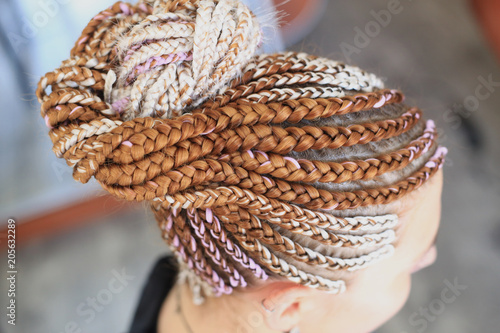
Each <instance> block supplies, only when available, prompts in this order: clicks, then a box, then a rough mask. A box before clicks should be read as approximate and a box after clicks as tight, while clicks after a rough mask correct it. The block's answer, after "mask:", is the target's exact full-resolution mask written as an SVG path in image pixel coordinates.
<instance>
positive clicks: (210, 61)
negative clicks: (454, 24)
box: [37, 0, 446, 295]
mask: <svg viewBox="0 0 500 333" xmlns="http://www.w3.org/2000/svg"><path fill="white" fill-rule="evenodd" d="M260 42H261V30H260V28H259V24H258V21H257V19H256V17H255V16H254V15H253V14H252V13H251V12H250V11H249V9H248V8H247V7H245V6H244V5H243V4H242V3H241V2H240V1H238V0H206V1H198V0H156V1H151V0H141V1H139V2H138V3H137V4H135V5H132V4H128V3H124V2H117V3H116V4H114V5H113V6H111V7H110V8H108V9H106V10H104V11H102V12H101V13H99V14H97V15H96V16H95V17H94V18H93V19H92V20H91V21H90V22H89V24H88V25H87V27H86V28H85V29H84V30H83V32H82V35H81V37H80V38H79V39H78V40H77V42H76V44H75V46H74V47H73V49H72V50H71V53H70V57H69V59H67V60H65V61H63V62H62V64H61V66H60V67H59V68H57V69H55V70H54V71H51V72H49V73H47V74H46V75H45V76H44V77H42V78H41V80H40V82H39V85H38V89H37V97H38V100H39V102H40V104H41V116H42V118H43V119H44V121H45V123H46V125H47V127H48V128H49V136H50V138H51V140H52V143H53V151H54V153H55V154H56V156H58V157H60V158H64V159H65V160H66V162H67V163H68V165H69V166H71V167H72V168H73V177H74V178H75V180H77V181H80V182H82V183H86V182H88V181H89V180H90V179H91V178H92V177H93V178H95V179H96V180H97V181H98V182H99V183H100V184H101V185H102V187H103V188H104V189H106V190H107V191H109V192H110V193H111V194H113V195H115V196H116V197H118V198H122V199H126V200H136V201H148V202H149V203H150V204H151V207H152V209H153V211H154V213H155V217H156V219H157V221H158V224H159V227H160V229H161V232H162V236H163V238H164V239H165V241H166V242H167V244H168V245H169V246H170V247H171V249H172V250H173V251H174V252H175V253H176V254H177V256H178V258H179V260H180V262H181V263H183V266H182V267H186V269H188V270H189V271H190V272H192V273H193V274H195V276H196V277H197V279H199V281H200V283H201V284H203V286H204V290H205V291H206V293H213V294H214V295H222V294H229V293H231V292H232V291H233V290H234V289H239V288H245V287H247V286H252V285H255V284H256V283H258V282H259V281H265V280H267V279H269V278H274V279H279V278H285V279H289V280H291V281H294V282H296V283H300V284H303V285H307V286H310V287H312V288H318V289H321V290H326V291H328V292H332V293H339V292H342V291H344V290H345V289H346V281H344V279H343V278H340V276H343V277H345V275H338V274H340V273H346V272H352V271H356V270H358V269H362V268H365V267H367V266H369V265H372V264H374V263H375V262H377V261H379V260H383V259H384V258H387V257H389V256H391V255H392V254H393V253H394V251H395V248H394V241H395V238H396V227H397V226H398V223H399V220H398V216H397V215H396V214H394V211H393V210H391V205H390V204H391V203H392V202H395V201H397V200H399V199H401V198H402V197H403V196H405V195H406V194H407V193H409V192H412V191H415V190H416V189H418V188H419V187H421V186H422V185H423V184H424V183H425V182H426V181H427V180H428V179H429V178H430V177H432V176H433V175H434V174H435V173H436V172H437V171H438V170H439V168H440V167H441V166H442V164H443V161H444V157H445V155H446V149H445V148H443V147H438V144H437V132H436V129H435V126H434V123H433V122H432V121H431V120H428V121H425V120H424V117H423V114H422V111H421V110H419V109H418V108H417V107H412V106H406V105H405V104H403V101H404V95H403V93H402V92H400V91H398V90H394V89H385V88H384V86H383V83H382V81H381V80H380V79H379V78H378V77H377V76H375V75H374V74H371V73H367V72H365V71H363V70H361V69H359V68H357V67H354V66H349V65H346V64H344V63H341V62H338V61H333V60H329V59H326V58H320V57H316V56H312V55H308V54H305V53H294V52H286V53H277V54H255V53H256V51H257V49H258V46H259V43H260ZM360 212H364V213H360ZM366 212H372V213H373V214H371V213H370V214H367V213H366Z"/></svg>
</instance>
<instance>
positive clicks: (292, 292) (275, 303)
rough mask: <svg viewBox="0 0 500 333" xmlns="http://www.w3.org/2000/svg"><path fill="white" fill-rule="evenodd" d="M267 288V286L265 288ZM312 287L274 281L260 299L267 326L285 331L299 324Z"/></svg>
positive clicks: (306, 307)
mask: <svg viewBox="0 0 500 333" xmlns="http://www.w3.org/2000/svg"><path fill="white" fill-rule="evenodd" d="M266 289H267V288H266ZM313 291H314V290H313V289H312V288H309V287H306V286H303V285H299V284H296V283H290V282H276V283H273V284H272V288H269V293H268V294H267V295H268V296H265V298H264V299H263V301H262V307H263V309H264V310H265V312H266V316H265V318H266V322H267V325H268V326H269V328H271V329H273V330H276V331H280V332H287V331H289V330H291V329H292V328H294V327H296V326H298V325H299V323H300V322H301V320H302V317H303V315H304V314H305V312H306V311H305V310H306V309H308V308H309V307H308V306H307V303H308V302H310V298H309V297H310V296H312V293H313Z"/></svg>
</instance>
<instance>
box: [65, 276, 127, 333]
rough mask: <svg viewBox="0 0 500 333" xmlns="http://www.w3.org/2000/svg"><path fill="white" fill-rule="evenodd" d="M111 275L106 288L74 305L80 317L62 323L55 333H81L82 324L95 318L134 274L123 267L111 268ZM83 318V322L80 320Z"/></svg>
mask: <svg viewBox="0 0 500 333" xmlns="http://www.w3.org/2000/svg"><path fill="white" fill-rule="evenodd" d="M111 274H112V275H113V277H112V278H111V279H110V280H109V281H108V285H107V286H106V288H103V289H101V290H99V291H98V292H97V293H96V294H95V295H92V296H89V297H87V298H86V299H85V301H82V302H81V303H80V304H78V306H77V307H76V314H77V315H78V317H79V318H80V320H79V321H80V323H79V322H78V320H73V321H69V322H67V323H66V324H65V325H64V328H63V330H62V331H58V332H57V333H82V332H83V330H82V324H83V323H85V324H90V323H91V322H92V321H94V320H95V318H96V317H97V314H98V313H101V312H102V311H103V310H104V309H105V308H106V306H108V305H109V304H111V302H113V299H114V298H115V296H116V295H118V294H120V293H121V292H123V290H125V288H126V287H127V286H128V285H129V284H130V282H131V281H134V280H135V276H132V275H128V274H127V273H126V272H125V268H122V269H121V271H117V270H112V271H111ZM82 320H83V322H81V321H82Z"/></svg>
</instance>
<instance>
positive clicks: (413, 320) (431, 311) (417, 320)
mask: <svg viewBox="0 0 500 333" xmlns="http://www.w3.org/2000/svg"><path fill="white" fill-rule="evenodd" d="M443 284H444V285H445V287H444V288H443V289H442V290H441V293H440V294H439V297H437V298H434V299H433V300H432V301H430V302H429V303H428V304H427V305H426V306H421V307H420V308H419V309H418V310H417V311H415V312H413V313H412V314H411V315H410V317H409V319H408V322H409V323H410V325H411V326H412V327H413V328H415V330H416V331H417V332H418V333H423V332H425V331H426V330H427V328H428V327H429V325H430V324H431V323H433V322H435V321H436V320H437V319H438V317H439V316H440V315H442V314H443V313H444V312H445V311H446V309H447V307H448V306H450V305H451V304H452V303H454V302H455V301H456V300H457V299H458V297H459V296H460V295H462V293H463V292H464V290H466V289H467V286H466V285H463V284H460V283H459V282H458V278H455V279H453V282H450V281H449V280H447V279H446V280H444V281H443ZM401 333H407V332H401Z"/></svg>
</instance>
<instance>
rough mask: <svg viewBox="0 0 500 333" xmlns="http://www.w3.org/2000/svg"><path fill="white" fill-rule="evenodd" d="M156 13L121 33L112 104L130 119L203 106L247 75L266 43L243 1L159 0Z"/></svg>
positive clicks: (111, 77) (111, 78)
mask: <svg viewBox="0 0 500 333" xmlns="http://www.w3.org/2000/svg"><path fill="white" fill-rule="evenodd" d="M152 11H153V12H152V14H151V15H148V16H147V17H146V18H145V19H144V20H142V21H140V22H137V24H134V25H132V26H130V27H129V29H128V31H126V32H124V33H123V35H122V36H120V38H119V41H118V43H117V45H116V51H117V62H116V64H114V66H115V68H116V71H117V73H116V83H115V84H114V86H112V83H113V81H114V80H115V76H114V72H110V73H111V75H110V74H109V73H108V77H107V79H108V80H107V83H108V86H109V87H110V90H111V91H110V92H109V97H110V101H109V102H110V103H111V105H112V106H113V108H114V109H115V110H116V111H118V112H120V113H123V118H124V119H132V118H135V117H146V116H152V117H159V118H171V117H173V116H177V115H179V114H181V113H183V112H186V110H188V109H190V108H192V107H195V106H197V105H199V104H200V103H201V102H203V101H204V100H205V99H206V98H208V97H211V96H213V95H215V93H216V92H218V91H219V90H220V89H221V88H222V87H224V86H226V85H227V83H228V82H229V81H230V80H231V79H233V78H235V77H236V76H238V75H240V74H241V71H242V70H243V67H244V66H245V65H246V63H247V62H248V61H249V60H250V58H251V57H252V56H253V54H254V52H255V50H256V49H257V45H258V44H259V42H260V38H261V36H260V28H259V24H258V22H257V19H256V18H255V16H253V15H252V13H251V12H250V10H249V9H248V8H247V7H246V6H245V5H243V4H242V3H241V2H240V1H238V0H220V1H155V2H154V5H153V8H152ZM105 93H107V92H105Z"/></svg>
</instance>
